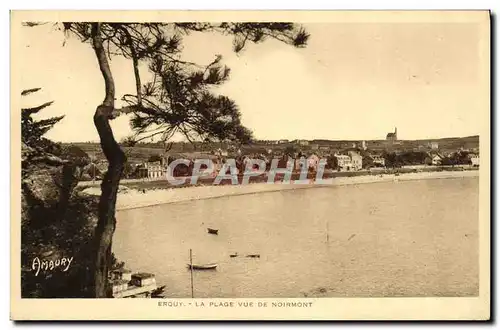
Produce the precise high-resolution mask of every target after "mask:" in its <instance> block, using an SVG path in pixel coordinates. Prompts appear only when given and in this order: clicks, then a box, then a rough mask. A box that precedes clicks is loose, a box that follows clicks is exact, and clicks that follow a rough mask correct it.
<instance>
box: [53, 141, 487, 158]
mask: <svg viewBox="0 0 500 330" xmlns="http://www.w3.org/2000/svg"><path fill="white" fill-rule="evenodd" d="M398 142H399V144H398V145H396V146H394V149H396V150H413V149H418V148H419V147H420V148H428V146H429V144H430V143H431V142H437V143H438V145H439V150H441V151H443V152H448V151H450V152H451V151H455V150H457V149H460V148H465V149H474V148H479V136H478V135H475V136H467V137H449V138H441V139H422V140H400V141H398ZM353 143H356V144H357V145H358V146H360V143H361V141H360V140H350V141H349V140H310V141H309V146H307V147H304V146H300V147H299V148H301V149H309V148H311V146H312V145H319V146H328V147H330V148H331V149H332V150H337V149H338V150H340V149H344V148H350V147H352V145H353ZM63 145H75V146H78V147H80V148H81V149H82V150H84V151H85V152H86V153H87V154H88V155H89V156H91V157H96V158H97V159H99V160H102V159H104V155H103V153H102V150H101V146H100V145H99V144H98V143H83V142H82V143H63ZM291 145H293V143H286V144H280V145H277V144H265V143H259V142H257V143H255V144H253V145H251V146H244V147H243V148H242V149H243V151H244V152H245V151H246V152H250V153H251V152H263V151H265V150H267V149H285V148H286V147H288V146H291ZM366 146H367V147H368V149H372V150H376V151H377V150H383V149H385V148H387V144H386V141H385V140H366ZM219 147H221V145H220V144H219V143H212V144H211V145H204V146H202V145H201V144H198V145H197V146H196V150H195V149H194V147H193V145H191V144H189V143H184V142H177V143H174V145H173V147H172V149H171V150H170V153H173V154H175V153H177V154H186V153H191V152H193V151H201V150H202V149H203V150H213V149H216V148H219ZM225 147H226V145H222V148H225ZM123 149H124V150H125V153H126V155H127V157H128V159H129V161H130V162H131V163H141V162H144V161H146V160H147V159H148V158H149V157H150V156H152V155H159V154H162V153H163V151H164V148H163V147H162V146H161V145H160V144H153V143H149V144H139V145H137V146H134V147H123Z"/></svg>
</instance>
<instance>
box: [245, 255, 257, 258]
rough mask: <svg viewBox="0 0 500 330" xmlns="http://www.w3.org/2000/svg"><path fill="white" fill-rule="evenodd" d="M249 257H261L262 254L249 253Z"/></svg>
mask: <svg viewBox="0 0 500 330" xmlns="http://www.w3.org/2000/svg"><path fill="white" fill-rule="evenodd" d="M247 258H260V254H249V255H247Z"/></svg>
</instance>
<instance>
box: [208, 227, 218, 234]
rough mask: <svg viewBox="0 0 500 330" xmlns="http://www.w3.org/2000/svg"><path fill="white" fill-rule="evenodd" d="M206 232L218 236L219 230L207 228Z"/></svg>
mask: <svg viewBox="0 0 500 330" xmlns="http://www.w3.org/2000/svg"><path fill="white" fill-rule="evenodd" d="M207 231H208V233H209V234H213V235H218V234H219V229H212V228H207Z"/></svg>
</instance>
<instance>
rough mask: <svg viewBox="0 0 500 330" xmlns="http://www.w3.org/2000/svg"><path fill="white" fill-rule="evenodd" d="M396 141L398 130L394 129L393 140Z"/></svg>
mask: <svg viewBox="0 0 500 330" xmlns="http://www.w3.org/2000/svg"><path fill="white" fill-rule="evenodd" d="M397 139H398V128H397V127H394V140H397Z"/></svg>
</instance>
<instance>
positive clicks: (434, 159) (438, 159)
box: [432, 154, 443, 165]
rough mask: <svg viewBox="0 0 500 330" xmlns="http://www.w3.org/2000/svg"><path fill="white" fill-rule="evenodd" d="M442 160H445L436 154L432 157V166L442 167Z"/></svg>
mask: <svg viewBox="0 0 500 330" xmlns="http://www.w3.org/2000/svg"><path fill="white" fill-rule="evenodd" d="M442 160H443V157H441V156H440V155H437V154H436V155H434V156H433V157H432V165H441V162H442Z"/></svg>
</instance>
